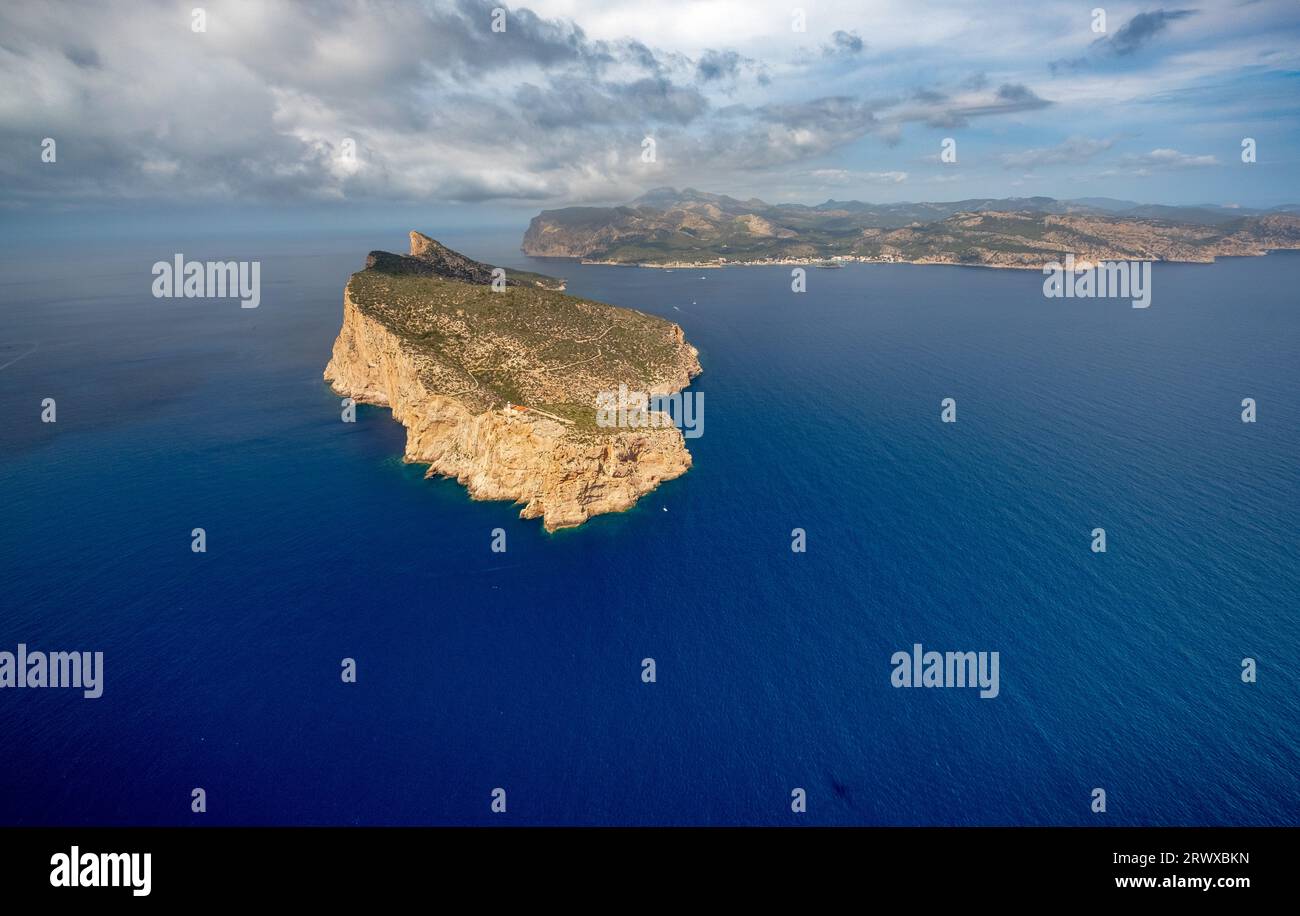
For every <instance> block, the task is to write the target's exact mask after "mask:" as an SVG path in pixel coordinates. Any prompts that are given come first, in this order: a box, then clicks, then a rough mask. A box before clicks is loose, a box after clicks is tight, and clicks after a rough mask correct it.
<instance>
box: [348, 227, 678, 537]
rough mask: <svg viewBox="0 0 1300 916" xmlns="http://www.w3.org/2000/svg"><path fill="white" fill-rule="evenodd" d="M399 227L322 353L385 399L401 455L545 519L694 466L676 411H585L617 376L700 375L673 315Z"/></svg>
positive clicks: (363, 392) (671, 382)
mask: <svg viewBox="0 0 1300 916" xmlns="http://www.w3.org/2000/svg"><path fill="white" fill-rule="evenodd" d="M410 238H411V247H410V253H409V254H406V255H399V254H393V253H390V252H384V251H373V252H371V253H370V254H369V256H368V257H367V258H366V266H365V268H364V269H363V270H360V271H358V272H357V273H354V274H353V275H352V276H351V277H350V278H349V280H348V283H347V286H346V288H345V289H344V292H343V326H342V328H341V330H340V331H339V334H338V338H337V339H336V340H335V342H334V349H333V354H332V356H331V358H330V360H329V364H328V365H327V366H326V367H325V380H326V381H327V382H329V383H330V385H331V387H332V388H333V389H334V391H335V392H337V393H338V394H340V395H342V396H344V397H347V398H352V399H353V400H354V401H355V402H357V403H362V404H370V405H376V406H380V407H387V408H389V409H391V411H392V415H393V417H394V419H396V420H397V421H399V422H400V423H402V425H403V426H405V427H406V448H405V454H404V458H405V460H406V461H409V462H413V463H420V464H426V465H428V472H427V476H446V477H452V478H455V479H456V480H457V481H459V482H460V483H462V484H464V485H465V486H466V487H467V488H468V490H469V494H470V496H471V497H473V498H475V499H484V500H512V501H515V502H518V503H522V504H523V508H522V509H521V510H520V513H519V514H520V516H521V517H522V518H541V519H542V523H543V525H544V526H545V528H546V530H548V531H555V530H557V529H560V528H569V527H574V526H577V525H580V524H582V523H583V522H584V521H586V520H587V519H588V518H590V517H591V516H593V515H598V514H601V513H606V512H620V511H624V510H626V509H628V508H630V507H631V506H633V505H634V504H635V503H636V501H637V500H638V499H639V498H640V497H641V496H643V495H644V494H646V493H648V492H649V491H651V490H653V489H654V488H655V487H657V486H658V485H659V484H660V483H662V482H663V481H665V480H671V479H673V478H675V477H679V476H681V475H682V474H684V473H685V472H686V471H687V469H688V468H690V466H691V455H690V453H689V452H688V451H687V450H686V446H685V442H684V439H683V436H682V433H681V431H680V430H679V429H677V428H675V427H674V426H672V425H671V424H666V423H665V424H649V425H635V426H631V427H630V428H629V427H618V426H613V427H611V426H602V425H600V424H598V423H597V422H596V420H597V403H598V398H600V397H602V396H607V395H608V393H609V392H614V391H619V390H620V386H626V388H627V389H631V390H634V391H641V392H646V393H648V394H649V395H651V396H654V395H672V394H675V393H677V392H679V391H681V390H682V389H683V388H685V387H687V386H688V385H689V384H690V383H691V379H692V378H694V377H695V376H697V375H699V374H700V372H701V368H700V363H699V358H698V356H699V354H698V352H697V351H696V349H695V348H694V347H692V346H691V345H690V344H688V343H687V342H686V339H685V335H684V333H683V331H682V329H681V327H679V326H678V325H676V324H674V323H673V322H670V321H666V320H664V319H662V318H656V317H654V316H651V315H647V314H644V313H642V312H638V311H634V310H632V309H626V308H617V307H614V306H611V305H606V304H604V303H600V302H593V301H589V300H586V299H581V298H578V297H575V296H570V295H567V294H565V293H564V292H562V291H561V290H562V289H563V283H562V281H559V280H556V279H553V278H550V277H544V276H542V275H539V274H532V273H526V272H521V271H511V270H502V271H500V272H498V270H497V269H496V268H493V267H492V266H490V265H487V264H483V263H480V262H478V261H474V260H472V259H470V258H468V257H466V256H464V255H462V254H460V253H458V252H455V251H452V250H451V249H449V248H447V247H446V246H444V245H442V244H440V243H439V242H437V241H435V240H434V239H431V238H429V237H428V236H426V235H423V234H421V233H419V232H412V233H411V235H410ZM494 280H495V281H496V282H494Z"/></svg>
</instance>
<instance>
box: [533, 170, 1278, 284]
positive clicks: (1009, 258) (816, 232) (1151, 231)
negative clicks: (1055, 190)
mask: <svg viewBox="0 0 1300 916" xmlns="http://www.w3.org/2000/svg"><path fill="white" fill-rule="evenodd" d="M1284 248H1300V207H1295V206H1285V207H1277V208H1274V209H1272V210H1243V209H1241V208H1235V207H1214V206H1204V207H1162V206H1152V205H1142V204H1137V203H1134V202H1132V201H1119V200H1111V199H1107V198H1089V199H1085V200H1055V199H1053V198H1050V197H1022V198H1006V199H987V200H986V199H976V200H961V201H952V202H948V203H904V204H868V203H862V202H860V201H835V200H828V201H826V202H825V203H822V204H818V205H816V206H805V205H802V204H779V205H772V204H768V203H765V202H764V201H762V200H759V199H757V198H751V199H749V200H743V201H742V200H737V199H736V198H733V197H728V196H726V195H724V194H709V193H706V192H703V191H696V190H693V189H690V188H687V189H686V190H684V191H678V190H676V189H674V188H659V189H657V190H654V191H651V192H649V193H648V194H645V195H643V196H642V197H640V198H638V199H636V200H634V201H632V202H631V203H629V204H626V205H624V206H620V207H567V208H564V209H560V210H543V211H542V212H541V214H539V215H538V216H536V217H534V218H533V220H532V222H531V223H530V224H529V226H528V231H527V233H525V235H524V240H523V251H524V253H526V254H529V255H532V256H534V257H553V258H577V259H581V260H583V261H585V262H589V263H601V264H634V265H639V266H643V267H669V268H671V267H691V268H697V267H723V266H727V265H732V264H817V263H818V262H821V263H826V262H833V263H845V262H854V261H865V262H876V263H879V262H884V263H911V264H965V265H973V266H982V267H1016V268H1025V269H1031V270H1041V269H1042V267H1043V265H1044V264H1046V263H1048V262H1051V261H1059V260H1060V259H1062V258H1063V257H1064V256H1065V255H1067V254H1073V255H1074V256H1075V258H1076V260H1078V261H1079V262H1080V263H1083V262H1089V263H1097V262H1099V261H1193V262H1209V261H1213V260H1214V259H1215V258H1216V257H1224V256H1242V255H1260V254H1265V253H1267V252H1268V251H1270V250H1274V249H1284Z"/></svg>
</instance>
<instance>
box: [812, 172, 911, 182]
mask: <svg viewBox="0 0 1300 916" xmlns="http://www.w3.org/2000/svg"><path fill="white" fill-rule="evenodd" d="M808 177H810V178H812V179H814V180H815V181H816V182H818V183H819V184H832V185H856V184H902V183H903V182H905V181H907V173H906V172H859V171H854V170H852V169H813V170H812V171H811V172H809V173H808Z"/></svg>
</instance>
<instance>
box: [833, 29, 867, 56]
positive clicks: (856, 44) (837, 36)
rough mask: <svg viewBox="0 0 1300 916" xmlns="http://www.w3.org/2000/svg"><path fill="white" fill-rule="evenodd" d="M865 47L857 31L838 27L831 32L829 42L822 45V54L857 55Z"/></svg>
mask: <svg viewBox="0 0 1300 916" xmlns="http://www.w3.org/2000/svg"><path fill="white" fill-rule="evenodd" d="M866 47H867V45H866V42H864V41H863V40H862V38H861V37H860V36H859V35H858V33H857V32H845V31H843V30H842V29H840V30H836V31H834V32H832V33H831V40H830V43H829V44H826V45H823V46H822V56H824V57H835V56H836V55H841V54H843V55H850V56H852V55H857V54H861V53H862V52H863V51H865V50H866Z"/></svg>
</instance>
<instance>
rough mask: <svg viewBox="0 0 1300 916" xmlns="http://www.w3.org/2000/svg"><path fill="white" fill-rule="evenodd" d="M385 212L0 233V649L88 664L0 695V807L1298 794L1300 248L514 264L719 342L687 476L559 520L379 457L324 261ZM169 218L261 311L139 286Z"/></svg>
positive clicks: (344, 813) (683, 809)
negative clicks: (990, 677) (800, 286)
mask: <svg viewBox="0 0 1300 916" xmlns="http://www.w3.org/2000/svg"><path fill="white" fill-rule="evenodd" d="M517 239H518V237H517V235H516V236H512V237H510V238H500V239H497V238H488V237H486V236H485V237H466V238H457V237H455V236H452V237H449V238H446V239H444V240H445V241H448V242H449V243H451V244H453V245H456V246H458V247H461V248H462V249H463V250H465V251H466V252H467V253H468V254H470V255H473V256H476V257H480V258H483V259H485V260H497V261H498V262H501V261H506V262H508V263H511V264H516V265H519V266H528V265H529V262H527V261H526V260H525V259H522V258H520V257H519V256H518V255H517V254H515V253H514V252H513V248H514V247H515V246H516V245H517ZM403 246H404V237H403V233H402V232H400V231H394V232H392V233H381V234H378V235H376V236H373V237H367V238H358V239H341V238H322V239H316V240H302V239H299V240H288V239H280V240H277V239H273V238H262V239H256V240H241V241H225V242H220V241H214V240H211V239H208V240H195V241H191V242H188V243H183V242H179V241H177V240H175V239H170V240H167V241H165V242H158V243H144V242H134V241H127V240H122V241H121V242H118V243H104V244H102V245H98V246H95V245H87V246H83V247H80V248H79V249H78V250H77V253H76V254H77V257H76V259H75V260H70V258H69V252H67V251H63V250H56V251H50V252H47V253H38V252H36V251H35V250H34V249H29V250H22V249H14V250H11V251H10V252H9V253H8V254H6V255H5V256H4V257H5V260H4V262H3V264H0V364H4V363H9V365H7V366H6V367H5V368H3V369H0V443H2V445H0V518H2V519H3V522H2V523H0V558H2V563H0V602H2V616H0V649H7V650H9V651H13V650H14V649H15V648H16V646H17V644H18V643H19V642H26V643H27V644H28V645H29V646H30V647H31V648H33V649H45V650H60V649H91V650H95V649H98V650H102V651H103V652H104V653H105V669H106V672H105V690H104V696H103V697H102V698H101V699H98V700H85V699H82V698H81V697H80V694H79V693H77V692H74V691H55V690H31V689H28V690H17V689H14V690H3V691H0V736H3V737H2V740H0V766H2V767H3V771H4V774H5V775H4V778H3V779H0V823H20V824H45V823H49V824H83V823H84V824H94V823H111V824H172V823H179V824H191V823H194V824H227V823H229V824H299V823H302V824H354V823H355V824H442V823H453V824H475V823H514V824H790V823H802V824H1238V823H1242V824H1273V823H1285V824H1297V823H1300V809H1298V807H1297V798H1300V759H1298V756H1297V755H1298V754H1300V691H1298V689H1297V684H1298V683H1300V679H1298V677H1297V676H1298V675H1300V661H1298V660H1297V659H1298V655H1300V652H1298V650H1300V600H1298V599H1300V573H1298V572H1297V564H1296V556H1297V546H1298V545H1297V539H1298V538H1297V532H1298V531H1300V525H1297V518H1298V511H1300V498H1298V496H1300V479H1298V471H1297V456H1298V455H1300V406H1298V400H1300V399H1298V398H1297V389H1296V381H1297V376H1298V370H1300V309H1298V308H1297V296H1296V288H1297V281H1298V280H1300V255H1297V254H1275V255H1271V256H1269V257H1265V258H1254V259H1232V260H1225V261H1221V262H1220V263H1218V264H1215V265H1212V266H1201V265H1156V268H1155V272H1154V278H1155V279H1154V299H1153V305H1152V307H1151V308H1150V309H1148V310H1145V311H1142V310H1134V309H1132V308H1130V307H1129V304H1128V302H1127V301H1116V300H1048V299H1045V298H1044V297H1043V296H1042V293H1041V284H1042V277H1041V276H1040V275H1038V274H1034V273H1029V272H1019V271H992V270H979V269H967V268H953V267H915V266H906V265H898V266H892V265H890V266H885V265H880V266H856V267H850V268H846V269H843V270H835V271H817V270H813V271H809V276H808V279H809V291H808V292H807V293H806V294H804V295H795V294H792V293H791V292H790V290H789V281H790V277H789V269H788V268H770V269H768V268H746V269H729V270H725V271H708V272H703V271H685V270H679V271H674V272H672V273H665V272H661V271H653V270H640V269H628V268H605V267H581V266H578V265H576V264H571V263H562V264H544V265H540V266H538V265H534V267H535V269H542V270H547V271H549V272H552V273H560V274H562V275H564V276H566V277H567V278H568V280H569V289H570V291H571V292H574V293H576V294H579V295H584V296H589V297H592V298H597V299H601V300H604V301H608V302H612V303H615V304H618V305H625V306H631V307H635V308H640V309H643V310H645V311H648V312H652V313H655V314H659V315H664V316H666V317H669V318H671V319H673V320H675V321H678V322H679V323H681V324H682V326H683V327H684V328H685V330H686V333H687V336H688V339H689V340H690V341H691V342H692V343H694V344H695V345H696V346H697V347H698V348H699V349H700V358H701V361H702V363H703V365H704V369H705V374H704V375H703V376H702V377H701V378H700V379H699V380H698V381H697V383H696V386H695V387H696V389H697V390H699V391H702V392H704V395H705V397H704V403H705V413H704V435H703V436H702V437H701V438H699V439H694V440H689V441H688V446H689V448H690V450H691V452H692V454H693V455H694V458H695V466H694V468H693V469H692V470H691V471H690V473H688V474H687V475H686V476H684V477H682V478H680V479H679V480H676V481H673V482H670V483H668V484H666V485H665V486H663V487H662V488H660V489H659V490H658V491H656V492H654V493H652V494H650V495H649V496H647V497H645V498H644V499H643V500H642V502H641V503H640V504H639V505H638V506H637V507H636V509H634V510H633V511H631V512H628V513H626V514H624V515H621V516H604V517H600V518H597V519H595V520H593V521H592V522H590V523H588V524H587V525H585V526H583V527H582V528H580V529H578V530H575V531H565V532H560V533H557V534H554V535H548V534H546V533H545V532H544V531H543V530H542V529H541V526H540V523H539V522H538V521H522V520H520V519H518V518H517V513H518V507H512V506H511V505H509V504H506V503H475V502H471V501H470V500H469V499H468V498H467V497H466V495H465V492H464V489H463V488H462V487H460V486H459V485H458V484H456V483H455V482H454V481H447V480H437V481H427V480H425V479H424V478H423V476H422V471H423V469H422V468H420V467H413V466H404V465H403V464H402V463H401V461H400V456H401V452H402V442H403V432H402V430H401V428H400V426H398V425H397V424H395V423H394V422H393V421H392V420H391V418H390V417H389V416H388V413H387V411H385V410H380V409H370V408H363V409H362V410H361V413H360V417H359V422H357V423H356V424H351V425H349V424H344V423H341V422H340V421H339V400H338V398H337V397H336V396H335V395H333V394H332V393H331V392H330V391H329V389H328V388H327V387H326V386H325V385H324V383H323V382H322V381H321V371H322V369H323V367H324V365H325V362H326V360H327V358H328V355H329V352H330V346H331V343H332V341H333V338H334V335H335V333H336V332H337V330H338V326H339V319H340V314H341V301H340V300H341V290H342V287H343V283H344V281H345V279H346V277H347V275H348V274H349V273H350V272H351V271H353V270H355V269H357V268H358V267H359V266H360V263H361V260H362V258H363V257H364V254H365V252H366V251H367V250H369V249H370V248H374V247H385V248H389V249H394V248H396V249H401V248H402V247H403ZM175 251H183V252H184V253H185V254H186V255H187V256H189V257H191V258H203V259H206V258H217V257H221V258H226V257H235V258H258V259H260V260H261V261H262V285H263V292H262V304H261V307H260V308H258V309H256V310H241V309H239V308H238V306H237V304H236V303H234V302H232V301H211V300H207V301H197V300H188V301H187V300H170V301H169V300H156V299H153V298H152V297H150V295H149V284H150V281H151V279H152V278H151V277H150V275H149V268H150V265H151V264H152V263H153V262H154V261H155V260H159V259H167V258H169V257H170V256H171V254H172V253H174V252H175ZM702 276H703V277H706V278H707V279H701V277H702ZM23 354H26V355H23ZM15 360H16V361H15ZM44 397H54V398H56V399H57V404H58V422H57V423H55V424H52V425H51V424H42V423H40V422H39V417H40V402H41V399H42V398H44ZM945 397H953V398H956V400H957V403H958V422H957V423H956V424H942V423H940V421H939V413H940V401H941V400H942V399H943V398H945ZM1243 397H1253V398H1255V399H1256V400H1257V402H1258V404H1259V422H1258V423H1256V424H1254V425H1247V424H1243V423H1242V422H1241V421H1240V411H1241V408H1240V402H1241V399H1242V398H1243ZM664 510H667V511H664ZM194 527H203V528H205V529H206V530H207V534H208V552H207V553H206V554H202V555H196V554H194V553H192V552H191V550H190V530H191V529H192V528H194ZM497 527H501V528H504V529H505V530H506V532H507V538H508V552H507V553H506V554H505V555H501V554H494V553H492V552H491V551H490V549H489V544H490V532H491V530H492V529H493V528H497ZM795 527H800V528H804V529H806V531H807V538H808V551H807V553H806V554H795V553H792V551H791V550H790V541H791V537H790V534H791V529H793V528H795ZM1094 527H1104V528H1105V529H1106V531H1107V537H1108V552H1107V553H1105V554H1094V553H1092V551H1091V550H1090V548H1089V545H1090V532H1091V530H1092V529H1093V528H1094ZM917 642H919V643H922V644H923V645H924V646H925V647H926V648H927V649H937V650H940V651H944V650H985V651H998V652H999V653H1000V687H1001V695H1000V696H999V697H998V698H996V699H993V700H981V699H979V697H978V696H977V694H976V692H975V691H973V690H963V689H943V690H940V689H931V690H924V689H911V690H907V689H894V688H892V687H891V686H890V673H891V670H892V668H891V665H890V656H891V655H892V654H893V653H894V652H895V651H898V650H910V647H911V646H912V644H913V643H917ZM1246 656H1251V657H1254V658H1256V659H1258V664H1259V680H1258V683H1255V684H1245V683H1243V682H1242V680H1241V677H1240V670H1241V660H1242V658H1243V657H1246ZM344 657H352V658H355V659H356V660H357V663H358V672H359V681H358V683H356V684H344V683H342V682H341V680H340V677H339V671H340V660H341V659H342V658H344ZM645 657H653V658H654V659H656V662H657V669H658V681H657V683H654V684H644V683H642V682H641V679H640V671H641V667H640V662H641V659H643V658H645ZM196 786H201V787H203V788H204V789H205V790H206V791H207V796H208V813H207V814H205V815H201V816H200V815H194V814H192V813H191V812H190V791H191V789H192V788H193V787H196ZM498 786H500V787H504V788H506V790H507V792H508V812H507V813H506V814H505V815H494V814H492V813H490V811H489V801H490V798H489V793H490V792H491V790H492V789H493V788H495V787H498ZM794 787H803V788H806V789H807V792H808V812H807V814H805V815H794V814H791V813H790V809H789V800H790V791H791V789H792V788H794ZM1094 787H1103V788H1105V789H1106V791H1107V793H1108V811H1107V813H1106V814H1105V815H1095V814H1093V813H1091V811H1090V810H1089V803H1090V801H1091V796H1090V793H1091V791H1092V789H1093V788H1094Z"/></svg>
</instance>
